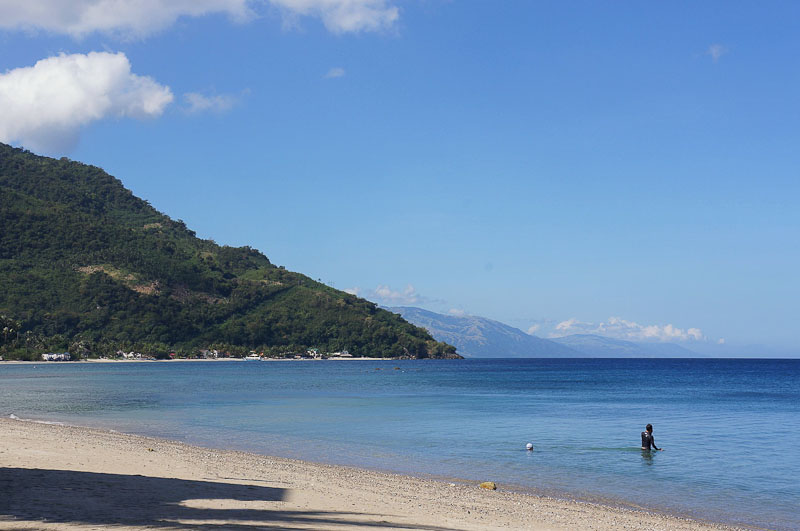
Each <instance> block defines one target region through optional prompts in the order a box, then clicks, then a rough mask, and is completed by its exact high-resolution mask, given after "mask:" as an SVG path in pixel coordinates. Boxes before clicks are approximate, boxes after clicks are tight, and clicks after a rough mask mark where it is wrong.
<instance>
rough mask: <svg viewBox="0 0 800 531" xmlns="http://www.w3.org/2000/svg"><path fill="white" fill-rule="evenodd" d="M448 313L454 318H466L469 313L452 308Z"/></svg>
mask: <svg viewBox="0 0 800 531" xmlns="http://www.w3.org/2000/svg"><path fill="white" fill-rule="evenodd" d="M447 313H448V314H450V315H452V316H454V317H464V316H465V315H467V312H465V311H464V310H460V309H458V308H450V310H448V311H447Z"/></svg>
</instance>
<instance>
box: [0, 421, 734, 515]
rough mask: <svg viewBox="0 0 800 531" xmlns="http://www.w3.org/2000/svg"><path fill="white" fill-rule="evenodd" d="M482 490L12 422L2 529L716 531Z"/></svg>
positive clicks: (1, 434) (1, 481) (0, 494)
mask: <svg viewBox="0 0 800 531" xmlns="http://www.w3.org/2000/svg"><path fill="white" fill-rule="evenodd" d="M487 479H490V480H493V481H496V482H498V487H499V488H498V490H496V491H489V490H485V489H482V488H480V487H479V486H478V484H477V483H475V482H462V481H458V482H447V481H434V480H429V479H420V478H414V477H409V476H403V475H398V474H389V473H383V472H375V471H370V470H364V469H358V468H352V467H341V466H332V465H322V464H316V463H309V462H305V461H297V460H291V459H282V458H275V457H266V456H262V455H256V454H248V453H243V452H234V451H226V450H216V449H208V448H201V447H195V446H190V445H185V444H182V443H178V442H174V441H167V440H162V439H156V438H151V437H141V436H136V435H127V434H121V433H117V432H113V431H103V430H96V429H89V428H80V427H72V426H61V425H54V424H42V423H36V422H27V421H21V420H13V419H0V529H5V530H11V529H14V530H18V529H19V530H21V529H43V530H54V529H80V530H89V529H105V528H114V529H119V530H130V529H169V530H172V529H208V530H211V529H219V530H222V529H224V530H239V529H269V530H275V529H280V530H300V529H319V530H321V529H331V530H364V529H370V530H378V529H386V530H390V529H391V530H402V529H417V530H431V531H449V530H475V531H477V530H486V529H530V530H546V529H596V530H612V529H613V530H616V529H651V530H712V529H734V528H731V527H727V526H723V525H717V524H713V523H706V522H700V521H694V520H689V519H684V518H679V517H676V516H671V515H665V514H658V513H654V512H649V511H644V510H635V509H627V508H618V507H610V506H605V505H599V504H594V503H588V502H580V501H565V500H558V499H553V498H548V497H543V496H534V495H529V494H520V493H515V492H509V491H504V490H503V484H502V478H487Z"/></svg>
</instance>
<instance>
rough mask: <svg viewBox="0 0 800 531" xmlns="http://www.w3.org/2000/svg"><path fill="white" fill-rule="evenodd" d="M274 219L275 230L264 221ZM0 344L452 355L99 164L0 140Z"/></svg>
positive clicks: (93, 352)
mask: <svg viewBox="0 0 800 531" xmlns="http://www.w3.org/2000/svg"><path fill="white" fill-rule="evenodd" d="M276 230H279V228H276ZM0 314H1V315H2V317H0V319H1V320H2V322H0V332H2V336H0V354H2V355H4V356H5V357H6V359H8V358H14V357H17V358H20V357H21V358H25V357H28V358H32V357H33V356H35V355H38V353H41V352H44V351H55V350H67V349H69V351H70V352H71V353H72V354H73V355H83V356H98V355H105V354H109V353H112V352H115V351H116V350H118V349H122V350H139V351H142V352H145V353H150V354H154V355H159V356H166V355H167V353H169V352H178V353H184V354H192V353H194V352H196V351H197V350H198V349H201V348H216V349H218V350H221V351H229V352H232V353H234V354H237V355H241V354H242V353H244V352H247V351H249V350H256V351H259V352H261V351H263V352H265V353H266V354H269V355H276V356H277V355H280V354H282V353H287V352H298V351H303V350H305V349H306V348H312V347H316V348H319V349H320V350H321V351H337V350H343V349H348V350H349V351H350V352H351V353H352V354H353V355H363V356H376V357H387V356H410V357H420V358H422V357H452V356H455V349H454V348H453V347H452V346H450V345H447V344H444V343H438V342H436V341H434V340H433V338H432V337H431V336H430V335H429V334H428V333H427V332H426V331H425V330H423V329H421V328H418V327H416V326H413V325H411V324H409V323H407V322H406V321H404V320H403V319H402V318H401V317H400V316H397V315H395V314H392V313H390V312H387V311H385V310H382V309H379V308H377V307H376V306H375V305H374V304H373V303H371V302H369V301H366V300H364V299H360V298H358V297H355V296H353V295H349V294H347V293H344V292H342V291H338V290H335V289H333V288H330V287H328V286H326V285H324V284H321V283H318V282H315V281H313V280H312V279H310V278H308V277H306V276H304V275H301V274H299V273H293V272H291V271H287V270H285V269H283V268H282V267H276V266H274V265H273V264H271V263H270V261H269V260H268V259H267V257H266V256H264V255H263V254H261V253H260V252H258V251H257V250H255V249H251V248H249V247H240V248H233V247H227V246H219V245H217V244H216V243H214V242H212V241H209V240H202V239H199V238H197V237H196V236H195V234H194V232H192V231H191V230H189V229H188V228H187V227H186V226H185V224H184V223H183V222H181V221H174V220H172V219H170V218H169V217H167V216H165V215H164V214H161V213H160V212H158V211H156V210H155V209H154V208H152V207H151V206H150V205H149V204H148V203H147V201H144V200H142V199H139V198H137V197H135V196H134V195H133V194H132V193H131V192H130V191H129V190H127V189H126V188H124V187H123V185H122V183H121V182H120V181H119V180H117V179H115V178H114V177H112V176H110V175H108V174H107V173H105V172H104V171H103V170H101V169H100V168H97V167H94V166H89V165H86V164H81V163H78V162H74V161H70V160H67V159H61V160H56V159H52V158H47V157H41V156H37V155H34V154H32V153H30V152H27V151H23V150H20V149H15V148H12V147H10V146H7V145H5V144H0Z"/></svg>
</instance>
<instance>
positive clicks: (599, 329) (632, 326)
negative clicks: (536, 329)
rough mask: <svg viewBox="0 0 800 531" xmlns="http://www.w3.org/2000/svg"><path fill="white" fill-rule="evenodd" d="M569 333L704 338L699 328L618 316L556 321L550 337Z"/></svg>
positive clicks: (628, 337) (654, 338)
mask: <svg viewBox="0 0 800 531" xmlns="http://www.w3.org/2000/svg"><path fill="white" fill-rule="evenodd" d="M569 334H597V335H600V336H606V337H613V338H617V339H626V340H631V341H703V340H705V339H706V338H705V336H703V332H702V331H701V330H700V329H699V328H689V329H686V330H684V329H681V328H677V327H675V326H673V325H671V324H666V325H642V324H639V323H635V322H633V321H626V320H625V319H620V318H619V317H611V318H609V319H608V321H607V322H603V323H587V322H583V321H578V320H577V319H568V320H566V321H562V322H560V323H558V324H557V325H556V327H555V330H554V331H553V332H552V333H551V334H550V337H561V336H565V335H569Z"/></svg>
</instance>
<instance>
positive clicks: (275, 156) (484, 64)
mask: <svg viewBox="0 0 800 531" xmlns="http://www.w3.org/2000/svg"><path fill="white" fill-rule="evenodd" d="M798 57H800V3H797V2H794V1H770V2H766V3H764V2H751V1H742V2H735V3H732V2H726V1H719V2H715V1H706V2H688V1H686V2H634V1H628V2H611V3H609V2H600V1H578V0H576V1H570V2H562V1H548V2H540V1H533V0H526V1H512V0H509V1H502V2H486V1H470V0H172V1H168V0H140V1H133V0H131V1H125V0H73V1H71V2H62V1H60V0H27V1H26V2H17V1H13V0H0V141H2V142H6V143H10V144H12V145H15V146H21V147H25V148H27V149H30V150H32V151H34V152H37V153H41V154H46V155H51V156H57V157H61V156H67V157H69V158H71V159H74V160H79V161H83V162H86V163H90V164H94V165H97V166H100V167H102V168H104V169H105V170H106V171H108V172H109V173H111V174H112V175H114V176H116V177H117V178H119V179H120V180H121V181H122V182H123V184H124V185H125V186H126V187H128V188H130V189H131V190H132V191H133V192H134V193H135V194H136V195H138V196H139V197H142V198H145V199H147V200H148V201H149V202H150V203H151V204H152V205H153V206H155V207H156V208H158V209H159V210H161V211H162V212H164V213H166V214H168V215H169V216H171V217H173V218H175V219H182V220H184V221H185V222H186V223H187V225H188V226H189V227H190V228H192V229H194V230H195V231H197V233H198V235H199V236H200V237H203V238H209V239H213V240H214V241H216V242H217V243H220V244H227V245H236V246H238V245H250V246H252V247H254V248H257V249H259V250H261V251H262V252H264V254H266V255H267V256H268V257H269V258H270V260H271V261H272V262H273V263H274V264H276V265H283V266H285V267H287V268H288V269H291V270H294V271H299V272H302V273H305V274H307V275H309V276H311V277H313V278H315V279H320V280H322V281H323V282H326V283H328V284H330V285H332V286H334V287H336V288H339V289H343V290H348V291H350V292H352V293H356V294H358V295H360V296H362V297H366V298H368V299H370V300H373V301H375V302H378V303H380V304H384V305H388V306H401V305H408V306H420V307H424V308H427V309H430V310H433V311H439V312H442V313H453V314H457V315H460V314H472V315H480V316H485V317H489V318H492V319H496V320H499V321H503V322H506V323H508V324H511V325H513V326H517V327H519V328H521V329H522V330H525V331H528V332H529V333H534V334H536V335H539V336H542V337H550V336H557V335H566V334H570V333H599V334H601V335H607V336H609V337H618V338H623V339H634V340H643V341H674V342H679V343H681V344H683V345H686V346H689V348H695V349H697V350H698V351H700V350H703V349H705V350H708V351H716V352H740V353H741V352H745V353H749V354H751V355H754V356H758V355H771V354H775V353H779V354H780V353H790V354H791V353H798V354H800V340H799V339H798V323H799V322H800V309H798V308H799V307H798V300H800V280H798V271H800V245H799V244H800V237H799V236H800V208H798V205H799V204H800V201H799V200H800V184H799V182H798V176H799V175H798V173H799V172H800V149H798V148H799V147H800V144H799V142H798V141H800V127H798V126H799V125H800V121H799V118H800V98H799V97H798V94H800V90H798V89H800V62H799V61H798ZM726 349H727V350H726ZM737 349H738V350H737Z"/></svg>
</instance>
